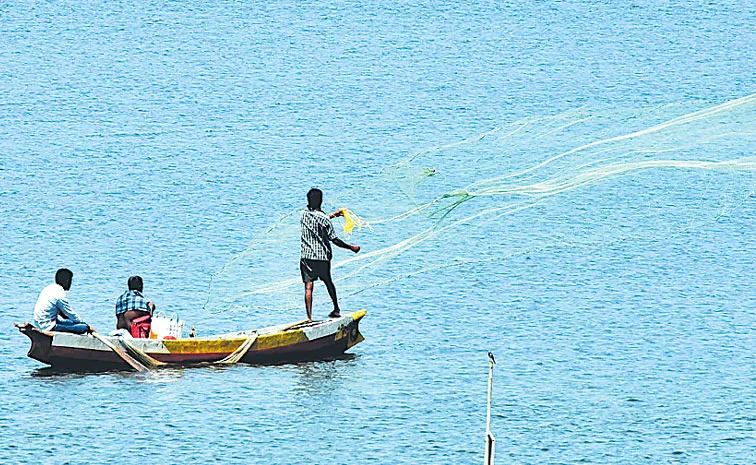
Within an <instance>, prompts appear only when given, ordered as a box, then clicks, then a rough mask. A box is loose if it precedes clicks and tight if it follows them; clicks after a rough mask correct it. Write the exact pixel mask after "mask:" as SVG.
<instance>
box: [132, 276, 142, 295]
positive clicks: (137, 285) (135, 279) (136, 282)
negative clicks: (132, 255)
mask: <svg viewBox="0 0 756 465" xmlns="http://www.w3.org/2000/svg"><path fill="white" fill-rule="evenodd" d="M143 286H144V282H143V281H142V278H141V276H132V277H130V278H129V290H130V291H139V292H142V289H143Z"/></svg>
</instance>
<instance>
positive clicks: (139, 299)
mask: <svg viewBox="0 0 756 465" xmlns="http://www.w3.org/2000/svg"><path fill="white" fill-rule="evenodd" d="M147 302H148V300H147V298H145V297H144V295H142V293H141V292H139V291H135V290H128V291H126V292H124V293H123V294H121V296H120V297H119V298H118V300H116V306H115V310H116V315H120V314H121V313H126V312H128V311H131V310H136V311H140V312H149V311H150V306H149V305H147Z"/></svg>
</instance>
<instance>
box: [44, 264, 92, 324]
mask: <svg viewBox="0 0 756 465" xmlns="http://www.w3.org/2000/svg"><path fill="white" fill-rule="evenodd" d="M72 279H73V273H72V272H71V270H69V269H66V268H61V269H59V270H58V271H57V272H56V273H55V283H54V284H50V285H49V286H47V287H46V288H44V289H42V292H41V293H40V294H39V298H38V299H37V304H36V305H35V306H34V326H36V327H37V328H39V329H41V330H43V331H65V332H69V333H77V334H82V333H87V332H89V331H92V328H90V326H89V325H88V324H86V323H84V321H82V319H81V318H79V315H77V314H76V312H75V311H73V309H72V308H71V305H69V303H68V297H67V296H66V291H67V290H69V289H71V280H72Z"/></svg>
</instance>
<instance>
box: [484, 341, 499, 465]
mask: <svg viewBox="0 0 756 465" xmlns="http://www.w3.org/2000/svg"><path fill="white" fill-rule="evenodd" d="M495 364H496V360H494V356H493V354H492V353H491V352H489V353H488V407H487V408H486V454H485V457H484V460H483V465H494V449H495V447H494V445H495V441H496V439H495V438H494V435H493V433H491V393H492V391H493V369H494V365H495Z"/></svg>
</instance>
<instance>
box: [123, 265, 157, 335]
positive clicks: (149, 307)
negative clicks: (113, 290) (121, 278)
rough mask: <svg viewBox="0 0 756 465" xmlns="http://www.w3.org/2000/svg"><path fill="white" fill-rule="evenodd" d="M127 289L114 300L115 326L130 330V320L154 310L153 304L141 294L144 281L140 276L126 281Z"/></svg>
mask: <svg viewBox="0 0 756 465" xmlns="http://www.w3.org/2000/svg"><path fill="white" fill-rule="evenodd" d="M128 285H129V290H128V291H126V292H124V293H123V294H121V296H120V297H118V300H116V305H115V311H116V320H117V322H116V328H118V329H125V330H126V331H131V321H132V320H134V319H136V318H139V317H142V316H147V315H152V312H154V311H155V304H153V303H152V302H151V301H149V300H147V298H146V297H145V296H144V294H142V289H143V288H144V281H142V278H141V276H132V277H130V278H129V281H128Z"/></svg>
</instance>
